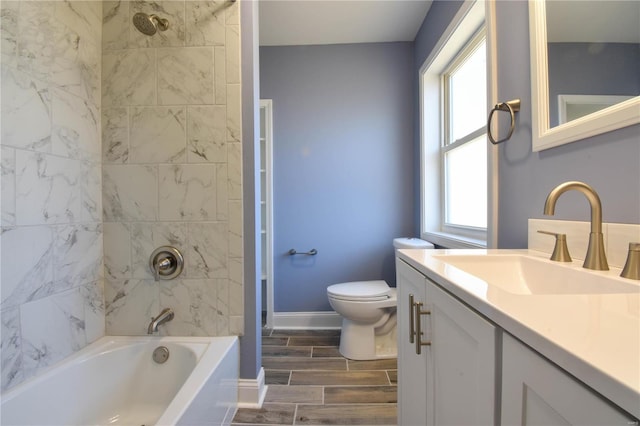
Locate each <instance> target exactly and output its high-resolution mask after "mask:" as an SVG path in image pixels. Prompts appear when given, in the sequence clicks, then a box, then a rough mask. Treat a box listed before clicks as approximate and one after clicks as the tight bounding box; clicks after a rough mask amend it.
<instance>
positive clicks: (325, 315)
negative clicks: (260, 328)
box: [273, 311, 342, 330]
mask: <svg viewBox="0 0 640 426" xmlns="http://www.w3.org/2000/svg"><path fill="white" fill-rule="evenodd" d="M341 327H342V317H341V316H340V314H338V313H337V312H324V311H323V312H274V314H273V328H274V329H307V330H311V329H340V328H341Z"/></svg>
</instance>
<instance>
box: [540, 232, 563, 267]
mask: <svg viewBox="0 0 640 426" xmlns="http://www.w3.org/2000/svg"><path fill="white" fill-rule="evenodd" d="M538 233H540V234H546V235H553V236H554V237H556V245H555V246H554V247H553V253H551V258H550V259H551V260H553V261H554V262H571V255H570V254H569V248H568V247H567V234H558V233H556V232H549V231H538Z"/></svg>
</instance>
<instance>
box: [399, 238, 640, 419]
mask: <svg viewBox="0 0 640 426" xmlns="http://www.w3.org/2000/svg"><path fill="white" fill-rule="evenodd" d="M503 266H504V267H503ZM396 271H397V287H398V357H399V359H398V402H399V406H398V416H399V419H398V424H400V425H418V424H419V425H446V424H449V425H453V424H456V425H464V424H469V425H470V424H473V425H478V424H484V425H496V424H502V425H515V424H593V425H616V424H617V425H628V424H638V423H637V422H638V418H639V417H640V283H636V282H634V281H632V280H626V279H622V278H619V277H617V273H619V271H615V270H613V271H607V272H591V271H586V270H584V269H583V268H581V265H579V264H562V265H559V264H558V263H557V262H551V261H549V260H548V259H547V258H546V257H544V256H543V255H542V254H540V253H537V252H533V251H527V250H455V251H451V250H400V251H398V254H397V258H396ZM556 275H557V276H558V277H559V279H558V280H556V279H555V276H556ZM518 281H521V282H518Z"/></svg>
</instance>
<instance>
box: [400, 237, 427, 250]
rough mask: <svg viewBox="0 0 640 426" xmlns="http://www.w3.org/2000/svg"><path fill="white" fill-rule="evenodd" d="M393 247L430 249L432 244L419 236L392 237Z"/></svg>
mask: <svg viewBox="0 0 640 426" xmlns="http://www.w3.org/2000/svg"><path fill="white" fill-rule="evenodd" d="M393 247H394V248H396V249H432V248H433V244H431V243H430V242H429V241H425V240H421V239H420V238H394V239H393Z"/></svg>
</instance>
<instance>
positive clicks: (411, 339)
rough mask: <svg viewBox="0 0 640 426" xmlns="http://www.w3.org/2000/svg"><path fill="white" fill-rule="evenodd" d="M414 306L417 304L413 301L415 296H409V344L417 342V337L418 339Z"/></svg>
mask: <svg viewBox="0 0 640 426" xmlns="http://www.w3.org/2000/svg"><path fill="white" fill-rule="evenodd" d="M414 306H415V302H414V299H413V294H410V295H409V343H414V342H415V337H416V330H415V328H414V321H415V315H414V310H413V309H414Z"/></svg>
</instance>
